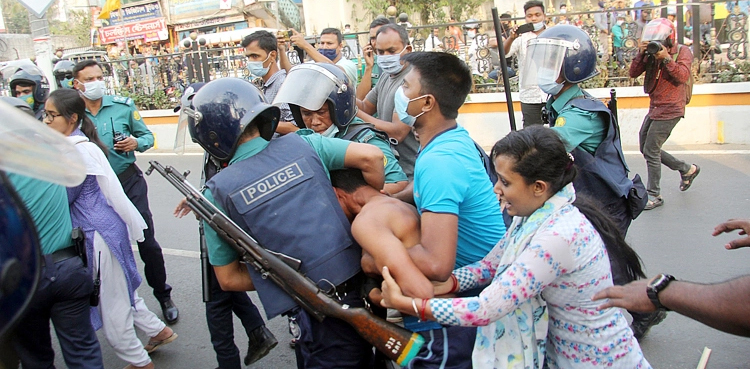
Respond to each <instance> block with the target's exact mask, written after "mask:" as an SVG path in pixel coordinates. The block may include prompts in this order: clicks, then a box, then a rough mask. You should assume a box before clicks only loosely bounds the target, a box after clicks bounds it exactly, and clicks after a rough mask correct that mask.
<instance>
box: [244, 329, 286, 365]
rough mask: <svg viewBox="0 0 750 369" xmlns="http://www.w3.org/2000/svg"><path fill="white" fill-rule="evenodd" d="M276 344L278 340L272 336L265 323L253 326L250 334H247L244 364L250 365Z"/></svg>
mask: <svg viewBox="0 0 750 369" xmlns="http://www.w3.org/2000/svg"><path fill="white" fill-rule="evenodd" d="M278 344H279V341H277V340H276V337H274V335H273V333H271V331H269V330H268V328H266V326H265V325H264V326H260V327H258V328H255V330H254V331H252V332H250V336H248V343H247V355H246V356H245V365H250V364H252V363H254V362H256V361H258V360H260V359H262V358H263V357H264V356H266V355H268V353H269V352H271V350H273V348H274V347H276V345H278Z"/></svg>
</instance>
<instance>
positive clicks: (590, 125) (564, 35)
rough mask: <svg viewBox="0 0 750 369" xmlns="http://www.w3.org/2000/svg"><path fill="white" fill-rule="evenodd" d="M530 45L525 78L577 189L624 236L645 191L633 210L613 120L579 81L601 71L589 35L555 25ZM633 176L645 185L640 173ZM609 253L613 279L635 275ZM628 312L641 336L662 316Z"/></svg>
mask: <svg viewBox="0 0 750 369" xmlns="http://www.w3.org/2000/svg"><path fill="white" fill-rule="evenodd" d="M528 47H529V49H528V55H527V56H528V57H527V58H526V60H525V62H526V65H525V67H526V69H525V70H527V71H536V73H530V74H529V75H530V78H527V79H526V82H525V83H534V84H537V85H538V86H539V88H540V89H542V91H544V92H545V93H547V94H549V96H550V98H549V99H548V100H547V103H546V110H547V114H548V121H549V125H550V127H552V129H554V130H555V131H556V132H557V133H558V134H559V135H560V137H561V138H562V139H563V141H564V142H565V145H566V149H567V150H568V151H569V152H570V153H571V154H572V155H573V157H574V158H575V161H574V163H575V165H576V166H577V168H578V176H577V177H576V179H575V180H574V181H573V185H574V186H575V188H576V191H577V192H578V193H581V194H586V195H588V196H590V197H591V198H593V199H595V200H596V201H597V202H598V203H599V204H601V206H602V208H603V209H604V211H605V212H606V213H608V214H609V215H610V216H611V217H612V219H613V220H614V221H615V223H616V224H617V228H618V229H619V231H620V233H621V235H622V236H623V238H624V237H625V234H626V233H627V230H628V227H629V226H630V222H631V220H632V219H633V218H634V215H637V213H638V212H640V210H642V209H643V207H644V206H645V196H643V199H642V200H640V206H639V207H640V209H639V210H636V212H635V213H634V211H633V210H631V207H630V202H629V197H631V195H630V193H631V189H633V187H634V186H635V184H634V182H633V180H631V179H629V178H628V171H629V169H628V166H627V164H626V162H625V157H624V156H623V153H622V145H621V143H620V132H619V127H618V125H617V122H616V120H615V119H614V117H613V116H612V113H611V112H610V110H609V109H608V108H607V107H606V106H605V105H604V103H602V102H601V101H599V100H597V99H595V98H593V97H592V96H591V95H589V94H588V93H587V92H586V91H584V90H582V89H581V88H580V87H579V86H578V84H579V83H581V82H583V81H585V80H588V79H590V78H592V77H594V76H596V75H597V74H599V71H598V70H596V61H597V52H596V49H595V48H594V45H593V43H592V42H591V39H590V38H589V36H588V35H587V34H586V33H585V32H583V31H582V30H581V29H580V28H578V27H575V26H571V25H557V26H555V27H553V28H550V29H548V30H546V31H544V32H542V33H541V34H540V35H539V36H538V37H537V38H536V39H532V40H531V41H529V46H528ZM534 77H536V78H534ZM635 181H636V182H637V183H639V186H641V187H642V186H643V184H642V183H640V179H639V177H637V178H636V180H635ZM631 200H633V199H632V198H631ZM613 256H614V255H611V254H610V262H611V264H612V274H613V280H614V283H615V284H618V285H622V284H626V283H629V282H631V281H632V280H633V278H634V276H632V275H631V273H628V272H627V269H626V265H625V264H626V262H625V260H622V259H620V258H617V257H613ZM631 315H632V316H633V324H632V326H631V328H632V329H633V333H634V334H635V336H636V338H639V339H640V338H641V337H643V336H644V335H645V334H646V332H648V330H649V329H650V328H651V326H653V325H655V324H658V323H659V322H661V321H662V320H664V318H665V317H666V313H664V312H655V313H651V314H639V313H634V312H631Z"/></svg>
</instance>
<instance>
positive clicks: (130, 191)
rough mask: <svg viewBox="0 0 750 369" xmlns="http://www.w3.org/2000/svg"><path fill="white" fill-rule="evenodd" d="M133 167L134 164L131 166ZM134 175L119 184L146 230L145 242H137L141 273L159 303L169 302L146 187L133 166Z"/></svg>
mask: <svg viewBox="0 0 750 369" xmlns="http://www.w3.org/2000/svg"><path fill="white" fill-rule="evenodd" d="M132 165H133V166H135V163H133V164H132ZM135 169H136V170H135V173H134V174H133V175H131V176H130V177H128V178H121V179H120V183H121V184H122V189H123V190H125V194H126V195H128V198H129V199H130V201H131V202H132V203H133V205H135V207H136V209H138V212H139V213H141V216H142V217H143V220H145V221H146V225H147V226H148V229H144V230H143V236H144V237H145V240H143V242H138V253H139V254H140V255H141V260H143V264H144V267H143V271H144V273H145V274H146V282H148V285H149V286H151V288H153V289H154V296H155V297H156V299H157V300H159V301H160V302H164V301H167V300H169V298H170V296H171V294H172V287H171V286H170V285H168V284H167V270H166V268H165V267H164V255H163V254H162V252H161V246H159V243H158V242H156V238H155V237H154V220H153V219H152V217H151V210H150V209H149V207H148V185H147V184H146V179H145V178H143V172H141V170H140V169H139V168H138V167H137V166H135Z"/></svg>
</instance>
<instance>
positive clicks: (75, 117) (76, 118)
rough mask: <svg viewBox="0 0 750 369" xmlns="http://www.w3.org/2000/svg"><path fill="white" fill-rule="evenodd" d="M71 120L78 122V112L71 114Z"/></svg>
mask: <svg viewBox="0 0 750 369" xmlns="http://www.w3.org/2000/svg"><path fill="white" fill-rule="evenodd" d="M70 120H72V121H73V123H78V113H73V114H71V115H70Z"/></svg>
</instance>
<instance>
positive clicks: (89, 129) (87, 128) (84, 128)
mask: <svg viewBox="0 0 750 369" xmlns="http://www.w3.org/2000/svg"><path fill="white" fill-rule="evenodd" d="M78 121H79V122H80V129H81V132H83V134H85V135H86V137H88V138H89V141H91V142H93V143H95V144H96V146H99V148H100V149H102V152H104V156H107V157H109V148H108V147H107V145H105V144H104V142H102V140H101V139H100V138H99V133H97V132H96V127H94V123H93V122H92V121H91V119H89V117H88V116H86V115H83V116H82V117H81V118H80V119H79V120H78Z"/></svg>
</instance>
